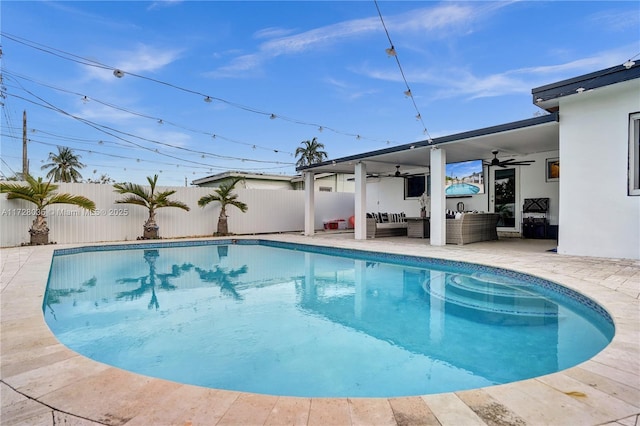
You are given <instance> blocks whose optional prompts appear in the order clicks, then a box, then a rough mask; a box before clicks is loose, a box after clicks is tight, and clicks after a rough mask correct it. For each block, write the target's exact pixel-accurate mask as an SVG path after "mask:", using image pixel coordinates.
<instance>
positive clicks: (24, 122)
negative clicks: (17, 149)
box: [22, 110, 29, 180]
mask: <svg viewBox="0 0 640 426" xmlns="http://www.w3.org/2000/svg"><path fill="white" fill-rule="evenodd" d="M28 174H29V160H28V159H27V110H24V111H22V179H23V180H24V179H26V176H27V175H28Z"/></svg>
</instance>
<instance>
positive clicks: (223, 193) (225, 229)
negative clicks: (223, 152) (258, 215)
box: [198, 177, 249, 235]
mask: <svg viewBox="0 0 640 426" xmlns="http://www.w3.org/2000/svg"><path fill="white" fill-rule="evenodd" d="M241 180H243V179H242V178H241V177H236V178H234V179H233V180H231V181H229V182H225V183H223V184H221V185H220V186H219V187H217V188H216V189H215V192H214V193H213V194H209V195H205V196H204V197H202V198H200V199H199V200H198V205H199V206H200V207H204V206H206V205H207V204H209V203H211V202H212V201H217V202H219V203H220V206H221V208H220V216H219V217H218V234H220V235H227V234H228V233H229V224H228V222H227V206H233V207H237V208H238V209H240V211H241V212H242V213H244V212H246V211H247V209H248V208H249V207H248V206H247V205H246V204H245V203H243V202H242V201H238V194H234V193H233V190H234V188H235V186H236V184H237V183H238V182H240V181H241Z"/></svg>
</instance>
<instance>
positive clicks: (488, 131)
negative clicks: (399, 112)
mask: <svg viewBox="0 0 640 426" xmlns="http://www.w3.org/2000/svg"><path fill="white" fill-rule="evenodd" d="M558 117H559V115H558V113H557V112H554V113H551V114H546V115H542V116H540V117H534V118H529V119H526V120H519V121H513V122H511V123H505V124H499V125H497V126H491V127H485V128H482V129H477V130H470V131H468V132H462V133H456V134H453V135H448V136H441V137H438V138H434V139H431V142H430V141H429V140H423V141H420V142H414V143H408V144H404V145H398V146H394V147H392V148H385V149H379V150H376V151H369V152H365V153H362V154H357V155H351V156H348V157H341V158H336V159H334V160H327V161H323V162H321V163H315V164H312V165H309V166H303V167H298V168H296V170H297V171H305V170H313V169H314V168H317V167H324V166H330V165H334V164H337V163H346V162H353V161H362V160H365V159H367V158H369V157H375V156H379V155H384V154H391V153H394V152H400V151H407V150H409V149H415V148H421V147H425V146H436V145H440V144H446V143H453V142H460V141H463V140H466V139H471V138H476V137H479V136H488V135H492V134H496V133H503V132H508V131H512V130H518V129H522V128H525V127H531V126H538V125H541V124H546V123H552V122H557V121H558Z"/></svg>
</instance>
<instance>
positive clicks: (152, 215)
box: [113, 175, 190, 240]
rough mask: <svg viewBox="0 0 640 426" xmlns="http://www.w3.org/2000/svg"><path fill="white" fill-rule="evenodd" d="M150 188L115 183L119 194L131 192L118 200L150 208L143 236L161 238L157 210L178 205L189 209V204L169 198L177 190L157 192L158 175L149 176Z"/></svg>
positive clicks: (183, 208)
mask: <svg viewBox="0 0 640 426" xmlns="http://www.w3.org/2000/svg"><path fill="white" fill-rule="evenodd" d="M147 181H148V182H149V186H150V190H149V191H147V189H146V188H144V187H142V186H141V185H138V184H135V183H116V184H114V185H113V187H114V188H115V192H117V193H119V194H129V196H127V197H125V198H123V199H121V200H116V203H119V204H135V205H138V206H143V207H146V208H147V209H148V210H149V219H147V221H146V222H145V223H144V232H143V235H142V238H143V239H145V240H147V239H156V238H159V233H158V229H159V227H158V225H157V223H156V210H157V209H159V208H162V207H178V208H180V209H182V210H186V211H189V210H190V209H189V206H187V205H186V204H185V203H183V202H181V201H172V200H169V197H170V196H171V195H173V194H175V193H176V191H175V190H169V191H163V192H160V193H157V194H156V183H157V182H158V175H154V176H153V177H150V176H147Z"/></svg>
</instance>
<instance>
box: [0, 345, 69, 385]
mask: <svg viewBox="0 0 640 426" xmlns="http://www.w3.org/2000/svg"><path fill="white" fill-rule="evenodd" d="M76 356H78V354H76V353H75V352H73V351H71V350H69V349H67V348H66V347H64V346H63V345H61V344H56V345H52V346H46V347H43V348H41V349H40V350H34V351H22V352H19V353H12V354H5V353H3V354H2V377H3V378H9V377H11V376H16V375H18V374H21V373H24V372H27V371H30V370H36V369H38V368H41V367H46V366H49V365H52V364H55V363H57V362H60V361H64V360H66V359H69V358H73V357H76Z"/></svg>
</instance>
